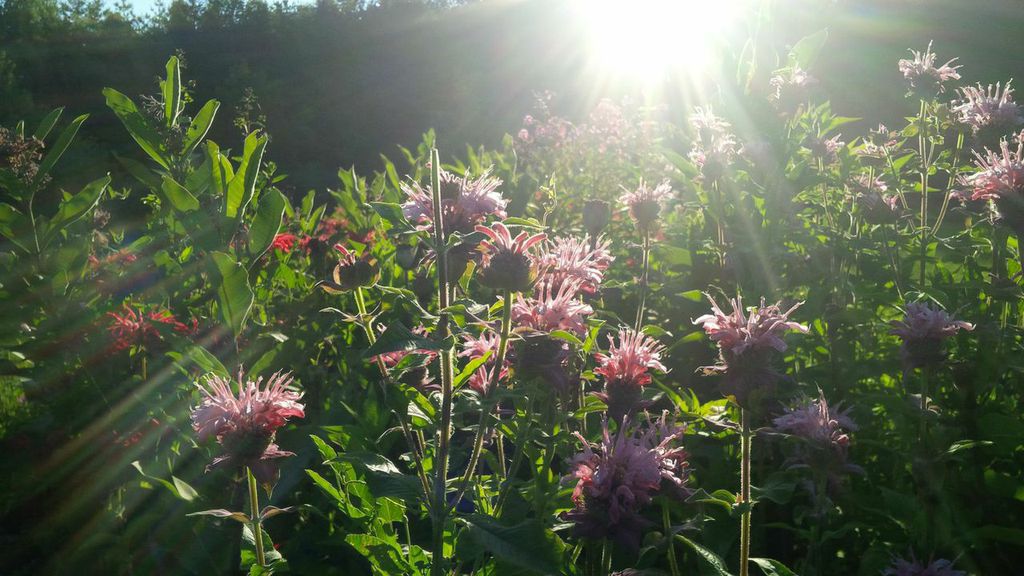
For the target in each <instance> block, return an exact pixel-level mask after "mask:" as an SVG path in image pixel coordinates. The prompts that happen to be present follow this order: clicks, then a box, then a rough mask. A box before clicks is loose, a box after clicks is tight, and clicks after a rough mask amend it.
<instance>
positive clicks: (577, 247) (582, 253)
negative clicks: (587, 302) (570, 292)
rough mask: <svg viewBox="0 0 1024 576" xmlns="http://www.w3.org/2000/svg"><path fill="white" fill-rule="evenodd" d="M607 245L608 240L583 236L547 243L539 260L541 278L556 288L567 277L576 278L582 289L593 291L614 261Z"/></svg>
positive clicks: (586, 292)
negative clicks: (542, 272) (541, 272)
mask: <svg viewBox="0 0 1024 576" xmlns="http://www.w3.org/2000/svg"><path fill="white" fill-rule="evenodd" d="M608 246H609V244H608V242H607V241H601V240H597V239H595V240H591V239H590V238H589V237H586V236H585V237H583V238H578V237H575V236H568V237H562V238H556V239H555V240H553V241H551V242H549V243H548V245H547V246H546V247H545V250H544V252H543V253H542V254H541V256H540V259H539V260H540V267H541V268H542V269H543V270H544V279H545V280H546V281H547V282H550V283H551V284H552V286H553V287H554V288H558V287H560V286H561V284H562V282H564V281H565V280H566V279H569V278H575V279H576V280H579V286H580V291H581V292H583V293H585V294H594V293H595V292H597V290H598V288H600V286H601V280H603V279H604V273H605V271H606V270H607V269H608V267H609V266H611V263H612V262H613V261H614V260H615V257H614V256H612V254H611V252H610V251H609V250H608Z"/></svg>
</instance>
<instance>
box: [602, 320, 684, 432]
mask: <svg viewBox="0 0 1024 576" xmlns="http://www.w3.org/2000/svg"><path fill="white" fill-rule="evenodd" d="M608 340H609V346H608V354H595V355H594V358H596V359H597V363H598V364H599V366H598V367H597V368H595V369H594V373H595V374H600V375H601V376H603V377H604V391H603V392H602V393H600V394H599V395H598V397H599V398H601V399H602V400H604V401H605V403H606V404H607V405H608V415H609V416H611V417H612V419H614V420H622V417H623V416H625V415H627V414H629V413H630V412H631V411H632V410H633V409H634V408H635V407H636V405H637V400H638V399H639V397H640V393H641V389H642V388H643V387H644V386H646V385H648V384H650V382H651V374H650V372H649V371H650V370H658V371H660V372H667V371H668V369H667V368H665V365H664V364H662V363H661V355H662V353H663V352H664V351H665V347H664V346H662V345H661V344H659V343H658V342H657V341H656V340H655V339H653V338H651V337H650V336H647V335H646V334H643V333H642V332H636V331H633V330H630V329H629V328H623V329H622V330H620V331H619V341H618V343H617V344H616V342H615V340H614V339H613V338H612V337H611V336H609V337H608Z"/></svg>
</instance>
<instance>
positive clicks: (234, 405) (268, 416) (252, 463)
mask: <svg viewBox="0 0 1024 576" xmlns="http://www.w3.org/2000/svg"><path fill="white" fill-rule="evenodd" d="M291 384H292V377H291V376H290V375H289V374H282V373H281V372H278V373H276V374H274V375H273V376H271V377H270V379H269V380H268V381H267V383H266V386H265V387H264V386H263V378H262V377H260V378H258V379H256V380H255V381H253V380H249V379H247V378H244V377H243V375H242V372H241V371H239V373H238V386H239V390H238V394H237V395H236V394H235V392H234V390H232V388H233V385H232V382H231V380H229V379H228V378H222V377H220V376H210V377H208V378H207V380H206V383H205V385H203V384H198V385H197V386H198V387H199V389H200V390H201V391H202V392H203V395H204V397H203V400H202V402H201V403H200V404H199V406H196V407H195V408H193V409H192V428H193V429H194V430H195V432H196V435H197V436H198V437H199V441H204V440H206V439H208V438H210V437H211V436H212V437H215V438H216V439H217V442H218V443H220V445H221V446H223V447H224V451H225V454H224V455H223V456H221V457H218V458H216V459H215V460H214V461H213V463H212V464H211V465H210V466H211V467H213V466H219V465H222V464H228V465H234V466H248V467H249V468H251V469H252V471H253V474H254V475H256V476H257V478H258V479H259V480H260V481H261V482H268V481H269V480H270V479H271V478H272V477H273V475H274V468H273V466H272V465H270V464H269V463H268V462H267V461H268V460H271V459H274V458H280V457H283V456H291V455H292V453H291V452H285V451H282V450H280V449H279V448H278V447H277V445H276V444H274V436H275V435H276V433H277V430H278V429H279V428H281V427H282V426H284V424H285V422H287V420H288V419H289V418H293V417H295V418H302V417H304V416H305V411H304V406H303V405H302V404H300V403H299V400H301V399H302V394H301V393H300V392H298V391H296V390H295V389H294V388H292V386H291Z"/></svg>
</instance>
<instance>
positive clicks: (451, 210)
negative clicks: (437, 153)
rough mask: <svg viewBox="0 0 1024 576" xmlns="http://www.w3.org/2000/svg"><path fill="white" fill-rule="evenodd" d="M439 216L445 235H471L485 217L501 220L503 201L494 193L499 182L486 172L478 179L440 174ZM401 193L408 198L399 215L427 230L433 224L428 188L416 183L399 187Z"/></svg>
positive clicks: (503, 210) (442, 172)
mask: <svg viewBox="0 0 1024 576" xmlns="http://www.w3.org/2000/svg"><path fill="white" fill-rule="evenodd" d="M440 172H441V182H440V185H441V212H442V218H443V220H444V228H445V233H446V234H450V233H451V232H464V233H468V232H472V231H473V227H474V226H476V225H477V224H479V223H481V222H483V220H484V219H485V218H486V217H487V216H496V217H498V218H504V217H505V204H506V203H507V201H506V200H505V199H504V198H502V197H501V193H500V192H498V186H501V180H500V179H498V178H494V177H493V176H491V175H490V172H489V171H488V172H484V173H483V174H482V175H480V176H479V177H478V178H475V179H474V178H470V177H469V176H468V175H466V176H462V177H460V176H456V175H455V174H453V173H451V172H448V171H446V170H441V171H440ZM402 191H403V192H405V194H406V196H408V200H407V201H406V202H405V204H402V213H403V214H404V215H405V217H406V218H407V219H408V220H409V221H411V222H413V223H414V224H416V225H417V226H418V227H419V228H420V229H421V230H428V229H430V228H431V226H432V223H433V220H434V200H433V195H432V192H431V189H430V186H427V187H423V186H420V184H419V183H418V182H410V183H402Z"/></svg>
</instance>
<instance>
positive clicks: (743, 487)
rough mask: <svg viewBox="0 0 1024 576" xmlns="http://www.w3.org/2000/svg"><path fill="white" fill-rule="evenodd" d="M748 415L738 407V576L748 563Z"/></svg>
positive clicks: (745, 573) (749, 510)
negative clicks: (739, 504) (741, 513)
mask: <svg viewBox="0 0 1024 576" xmlns="http://www.w3.org/2000/svg"><path fill="white" fill-rule="evenodd" d="M749 418H750V416H749V414H748V413H747V411H746V410H745V409H743V408H740V428H741V430H740V503H741V504H743V505H744V506H746V509H745V510H744V511H743V516H742V517H741V518H740V576H747V574H748V566H747V565H748V564H750V512H751V502H750V420H749Z"/></svg>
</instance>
